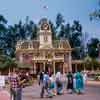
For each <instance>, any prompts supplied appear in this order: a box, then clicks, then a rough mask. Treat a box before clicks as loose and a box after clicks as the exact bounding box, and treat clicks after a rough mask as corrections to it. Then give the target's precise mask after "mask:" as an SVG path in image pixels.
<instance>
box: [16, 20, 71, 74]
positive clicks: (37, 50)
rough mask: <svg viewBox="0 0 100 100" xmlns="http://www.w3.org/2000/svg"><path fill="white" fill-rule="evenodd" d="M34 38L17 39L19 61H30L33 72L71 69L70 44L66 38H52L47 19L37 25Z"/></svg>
mask: <svg viewBox="0 0 100 100" xmlns="http://www.w3.org/2000/svg"><path fill="white" fill-rule="evenodd" d="M37 34H38V35H37V39H36V40H19V41H18V42H17V45H16V58H17V60H18V61H19V62H20V63H30V64H31V65H32V70H33V72H34V73H38V72H40V71H42V70H44V71H52V72H54V73H56V72H57V71H58V70H60V71H61V72H65V71H69V70H72V67H71V65H72V64H71V51H72V50H71V46H70V44H69V42H68V40H52V31H51V27H50V25H49V23H48V21H47V19H44V20H42V21H41V22H40V23H39V25H38V33H37Z"/></svg>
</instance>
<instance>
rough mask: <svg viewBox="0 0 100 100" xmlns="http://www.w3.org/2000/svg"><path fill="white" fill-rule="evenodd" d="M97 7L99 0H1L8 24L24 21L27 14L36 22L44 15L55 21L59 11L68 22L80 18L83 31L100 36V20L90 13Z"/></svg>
mask: <svg viewBox="0 0 100 100" xmlns="http://www.w3.org/2000/svg"><path fill="white" fill-rule="evenodd" d="M97 7H98V0H0V14H3V15H4V16H5V18H6V19H7V20H8V24H15V23H18V21H19V20H23V21H24V20H25V18H26V16H29V18H30V19H31V20H33V21H34V22H36V23H37V22H39V20H40V19H41V18H43V17H47V18H48V19H50V20H52V21H55V19H56V15H57V13H61V14H62V15H63V16H64V19H65V20H66V23H68V22H69V23H72V22H73V20H79V21H80V23H81V24H82V26H83V32H88V33H89V34H90V35H91V36H93V37H98V38H99V37H100V21H92V22H91V21H90V20H89V13H90V12H92V11H93V10H95V9H96V8H97ZM99 39H100V38H99Z"/></svg>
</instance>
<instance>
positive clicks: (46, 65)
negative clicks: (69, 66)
mask: <svg viewBox="0 0 100 100" xmlns="http://www.w3.org/2000/svg"><path fill="white" fill-rule="evenodd" d="M45 71H46V72H48V73H49V75H51V73H52V72H53V66H52V63H46V64H45Z"/></svg>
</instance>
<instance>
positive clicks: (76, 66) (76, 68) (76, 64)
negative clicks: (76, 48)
mask: <svg viewBox="0 0 100 100" xmlns="http://www.w3.org/2000/svg"><path fill="white" fill-rule="evenodd" d="M75 72H77V64H75Z"/></svg>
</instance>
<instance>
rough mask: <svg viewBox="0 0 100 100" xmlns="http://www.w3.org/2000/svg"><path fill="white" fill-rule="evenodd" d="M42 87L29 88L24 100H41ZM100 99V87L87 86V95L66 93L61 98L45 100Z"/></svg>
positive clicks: (24, 93)
mask: <svg viewBox="0 0 100 100" xmlns="http://www.w3.org/2000/svg"><path fill="white" fill-rule="evenodd" d="M39 93H40V87H39V86H38V85H34V86H32V87H27V88H25V89H24V90H23V100H41V98H40V94H39ZM99 99H100V85H95V84H93V85H89V84H88V85H87V86H86V88H85V93H84V94H82V95H77V94H75V93H74V94H68V93H65V94H64V95H61V96H55V97H53V98H52V99H51V98H46V97H45V98H43V100H99Z"/></svg>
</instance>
